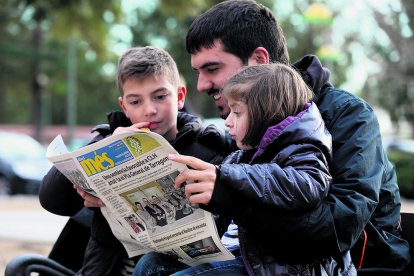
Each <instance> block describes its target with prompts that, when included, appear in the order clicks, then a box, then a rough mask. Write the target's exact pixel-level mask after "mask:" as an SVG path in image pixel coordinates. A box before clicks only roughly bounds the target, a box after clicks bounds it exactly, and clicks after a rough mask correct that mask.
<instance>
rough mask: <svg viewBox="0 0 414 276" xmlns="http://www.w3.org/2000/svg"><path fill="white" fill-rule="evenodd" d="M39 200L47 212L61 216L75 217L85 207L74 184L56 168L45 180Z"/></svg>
mask: <svg viewBox="0 0 414 276" xmlns="http://www.w3.org/2000/svg"><path fill="white" fill-rule="evenodd" d="M39 200H40V204H41V205H42V207H43V208H45V209H46V210H47V211H49V212H51V213H54V214H57V215H61V216H73V215H75V214H76V213H77V212H79V211H80V210H81V209H82V208H83V207H84V205H83V199H82V197H80V196H79V195H78V193H77V192H76V190H75V189H74V188H73V184H72V183H71V182H70V181H69V180H68V179H67V178H66V177H65V176H64V175H63V174H62V173H61V172H60V171H59V170H58V169H57V168H56V167H55V166H53V167H52V168H51V169H50V170H49V172H48V173H47V174H46V175H45V177H44V178H43V181H42V183H41V185H40V189H39Z"/></svg>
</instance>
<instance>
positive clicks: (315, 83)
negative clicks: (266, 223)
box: [186, 0, 411, 275]
mask: <svg viewBox="0 0 414 276" xmlns="http://www.w3.org/2000/svg"><path fill="white" fill-rule="evenodd" d="M186 46H187V51H188V52H189V53H190V54H191V66H192V67H193V69H194V70H195V71H196V72H197V73H198V83H197V89H198V90H199V91H200V92H205V93H207V94H208V95H209V96H211V97H212V99H213V100H214V102H215V104H216V106H217V108H218V110H219V114H220V117H222V118H226V117H227V115H228V113H229V107H228V106H227V103H226V102H225V100H224V99H223V98H222V97H221V95H220V90H221V89H222V88H223V86H224V84H225V83H226V82H227V80H228V79H229V77H231V76H232V75H233V74H235V73H236V72H238V70H240V68H242V67H244V66H250V65H254V64H266V63H270V62H281V63H284V64H287V63H289V55H288V51H287V46H286V41H285V38H284V35H283V32H282V30H281V28H280V26H279V25H278V23H277V21H276V19H275V18H274V16H273V14H272V12H271V11H270V10H269V9H268V8H266V7H264V6H262V5H260V4H257V3H256V2H254V1H249V0H247V1H244V0H230V1H225V2H222V3H219V4H217V5H216V6H214V7H212V8H211V9H209V10H208V11H206V12H205V13H203V14H201V15H200V16H199V17H197V18H196V19H195V20H194V22H193V23H192V24H191V26H190V29H189V31H188V34H187V37H186ZM293 66H294V67H295V68H296V69H297V70H298V71H299V72H300V73H301V75H302V77H303V79H304V80H305V81H306V82H307V84H308V85H309V86H310V87H311V88H312V89H313V92H314V93H315V98H314V102H315V103H316V104H317V106H318V108H319V109H320V111H321V114H322V117H323V119H324V121H325V124H326V126H327V128H328V130H329V131H330V132H331V134H332V138H333V152H334V162H333V166H332V168H330V170H331V174H332V176H333V183H332V187H331V190H330V192H329V195H328V197H327V199H326V200H325V201H324V202H323V204H321V205H320V206H319V207H318V208H317V209H316V210H315V211H311V212H309V213H308V214H306V215H301V216H291V215H290V216H289V215H286V216H282V215H281V216H280V217H278V218H276V219H275V222H274V229H275V230H274V231H275V235H274V243H275V246H277V249H278V251H279V254H280V257H281V258H284V259H285V260H287V261H293V262H309V261H311V260H312V259H316V258H319V257H321V256H329V255H337V256H341V255H342V253H343V252H346V251H347V250H349V249H351V253H352V259H353V262H354V264H355V265H356V266H357V268H359V270H358V273H359V274H361V275H362V274H368V273H375V274H376V275H378V273H381V272H382V273H384V274H387V275H391V274H392V273H394V274H398V275H400V274H402V273H403V272H404V270H405V268H406V267H407V265H408V264H409V263H410V261H411V260H410V257H409V251H408V243H407V242H406V241H405V240H403V239H402V238H401V229H400V228H399V223H400V207H401V202H400V195H399V190H398V185H397V179H396V174H395V170H394V168H393V166H392V165H391V164H390V162H389V161H388V159H387V156H386V153H385V152H384V149H383V147H382V143H381V135H380V130H379V125H378V121H377V118H376V116H375V114H374V112H373V110H372V109H371V107H370V106H369V105H368V104H367V103H366V102H364V101H363V100H362V99H360V98H358V97H356V96H354V95H352V94H350V93H348V92H346V91H343V90H339V89H337V88H335V87H333V86H332V85H331V84H330V83H329V82H328V80H329V74H330V73H329V71H328V70H327V69H326V68H323V67H322V65H321V64H320V62H319V60H318V59H317V58H316V57H315V56H306V57H304V58H303V59H301V60H300V61H298V62H296V63H294V64H293Z"/></svg>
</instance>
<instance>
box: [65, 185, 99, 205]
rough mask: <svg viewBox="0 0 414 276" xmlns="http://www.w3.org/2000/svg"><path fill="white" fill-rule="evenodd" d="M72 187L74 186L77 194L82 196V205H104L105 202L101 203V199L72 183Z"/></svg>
mask: <svg viewBox="0 0 414 276" xmlns="http://www.w3.org/2000/svg"><path fill="white" fill-rule="evenodd" d="M73 188H75V189H76V191H77V192H78V194H79V195H80V196H81V197H82V198H83V200H84V202H83V205H85V207H104V206H105V203H103V201H102V200H101V199H99V198H97V197H96V196H93V195H91V194H88V193H87V192H85V191H84V190H82V189H81V188H79V187H78V186H76V185H73Z"/></svg>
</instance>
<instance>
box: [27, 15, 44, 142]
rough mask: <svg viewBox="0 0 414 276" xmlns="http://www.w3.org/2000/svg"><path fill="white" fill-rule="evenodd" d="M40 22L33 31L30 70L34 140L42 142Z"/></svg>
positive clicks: (37, 22) (37, 21)
mask: <svg viewBox="0 0 414 276" xmlns="http://www.w3.org/2000/svg"><path fill="white" fill-rule="evenodd" d="M40 23H41V22H40V21H39V20H36V27H35V29H34V30H33V37H32V41H31V48H32V49H33V59H32V63H31V68H30V89H31V94H32V126H33V133H34V138H35V139H36V140H38V141H40V142H41V141H42V140H43V137H42V132H43V131H42V130H43V129H42V128H43V126H42V113H41V112H42V86H41V83H40V76H41V70H40V45H41V41H42V30H41V26H40Z"/></svg>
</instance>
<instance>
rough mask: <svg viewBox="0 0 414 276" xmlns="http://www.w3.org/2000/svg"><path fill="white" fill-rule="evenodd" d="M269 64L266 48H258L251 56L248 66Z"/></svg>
mask: <svg viewBox="0 0 414 276" xmlns="http://www.w3.org/2000/svg"><path fill="white" fill-rule="evenodd" d="M259 64H269V52H268V51H267V50H266V48H264V47H257V48H256V49H254V51H253V53H252V54H251V55H250V57H249V60H248V64H247V65H249V66H250V65H259Z"/></svg>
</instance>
